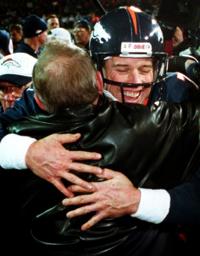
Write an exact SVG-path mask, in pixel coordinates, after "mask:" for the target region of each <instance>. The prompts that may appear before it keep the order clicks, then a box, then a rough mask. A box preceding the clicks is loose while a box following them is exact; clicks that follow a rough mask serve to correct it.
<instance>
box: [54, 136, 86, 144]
mask: <svg viewBox="0 0 200 256" xmlns="http://www.w3.org/2000/svg"><path fill="white" fill-rule="evenodd" d="M53 136H54V138H55V139H56V140H57V141H59V142H60V143H61V144H64V143H72V142H75V141H77V140H78V139H80V137H81V134H80V133H75V134H70V133H66V134H57V133H55V134H53Z"/></svg>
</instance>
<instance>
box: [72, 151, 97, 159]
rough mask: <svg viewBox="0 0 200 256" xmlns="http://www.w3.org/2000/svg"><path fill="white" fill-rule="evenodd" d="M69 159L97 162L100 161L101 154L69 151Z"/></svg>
mask: <svg viewBox="0 0 200 256" xmlns="http://www.w3.org/2000/svg"><path fill="white" fill-rule="evenodd" d="M71 157H72V158H73V159H74V160H99V159H101V154H99V153H97V152H87V151H71Z"/></svg>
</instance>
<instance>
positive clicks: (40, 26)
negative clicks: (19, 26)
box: [15, 15, 47, 58]
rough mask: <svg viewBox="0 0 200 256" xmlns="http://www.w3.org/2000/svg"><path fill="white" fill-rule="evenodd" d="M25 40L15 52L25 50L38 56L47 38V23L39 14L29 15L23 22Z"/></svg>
mask: <svg viewBox="0 0 200 256" xmlns="http://www.w3.org/2000/svg"><path fill="white" fill-rule="evenodd" d="M23 35H24V40H23V42H21V43H19V45H18V46H17V48H16V49H15V52H25V53H27V54H30V55H31V56H33V57H35V58H37V56H38V55H39V53H40V50H41V48H42V46H43V45H44V43H45V42H46V40H47V24H46V22H45V21H44V20H43V19H42V18H40V17H39V16H37V15H30V16H27V17H26V18H25V20H24V23H23Z"/></svg>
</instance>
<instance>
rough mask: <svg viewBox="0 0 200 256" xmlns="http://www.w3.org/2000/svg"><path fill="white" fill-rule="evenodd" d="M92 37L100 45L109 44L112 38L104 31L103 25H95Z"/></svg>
mask: <svg viewBox="0 0 200 256" xmlns="http://www.w3.org/2000/svg"><path fill="white" fill-rule="evenodd" d="M92 37H93V38H94V39H97V40H98V41H99V42H100V43H104V42H105V41H106V42H107V41H108V40H109V39H110V38H111V36H110V35H109V34H108V33H107V32H106V31H105V30H104V28H103V27H102V25H101V23H97V24H96V25H95V29H94V31H93V34H92Z"/></svg>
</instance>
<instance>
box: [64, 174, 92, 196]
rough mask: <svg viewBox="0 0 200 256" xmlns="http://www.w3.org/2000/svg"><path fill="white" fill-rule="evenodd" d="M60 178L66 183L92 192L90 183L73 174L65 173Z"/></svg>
mask: <svg viewBox="0 0 200 256" xmlns="http://www.w3.org/2000/svg"><path fill="white" fill-rule="evenodd" d="M62 178H63V179H65V180H67V181H68V182H71V183H72V184H74V185H79V186H81V187H83V188H85V189H87V190H88V189H89V190H90V191H93V189H94V187H93V185H92V183H90V182H87V181H85V180H83V179H81V178H79V177H78V176H77V175H75V174H73V173H70V172H65V173H63V174H62Z"/></svg>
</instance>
